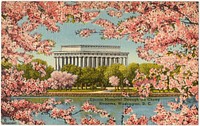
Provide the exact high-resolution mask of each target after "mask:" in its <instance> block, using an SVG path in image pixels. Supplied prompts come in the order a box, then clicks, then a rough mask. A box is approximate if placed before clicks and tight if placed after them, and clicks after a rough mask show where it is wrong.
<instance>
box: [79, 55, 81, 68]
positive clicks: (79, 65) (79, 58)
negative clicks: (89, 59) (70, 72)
mask: <svg viewBox="0 0 200 126" xmlns="http://www.w3.org/2000/svg"><path fill="white" fill-rule="evenodd" d="M78 66H79V67H81V57H78Z"/></svg>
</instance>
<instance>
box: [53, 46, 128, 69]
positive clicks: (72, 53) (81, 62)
mask: <svg viewBox="0 0 200 126" xmlns="http://www.w3.org/2000/svg"><path fill="white" fill-rule="evenodd" d="M128 54H129V53H128V52H120V46H107V45H106V46H104V45H102V46H101V45H66V46H61V51H54V58H55V69H56V70H60V69H61V68H62V67H63V66H64V65H66V64H73V65H76V66H79V67H87V66H90V67H98V66H109V65H111V64H113V63H120V64H124V65H127V64H128Z"/></svg>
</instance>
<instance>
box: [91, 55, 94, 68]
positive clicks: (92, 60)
mask: <svg viewBox="0 0 200 126" xmlns="http://www.w3.org/2000/svg"><path fill="white" fill-rule="evenodd" d="M91 60H92V61H91V62H92V67H94V57H92V59H91Z"/></svg>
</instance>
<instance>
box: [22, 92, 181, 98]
mask: <svg viewBox="0 0 200 126" xmlns="http://www.w3.org/2000/svg"><path fill="white" fill-rule="evenodd" d="M128 95H129V96H130V97H140V96H139V94H138V93H128ZM180 95H181V94H180V93H151V94H150V95H149V97H176V96H180ZM57 96H59V97H119V96H122V93H121V92H112V93H110V92H103V93H95V92H48V93H45V94H41V95H37V96H34V97H57ZM23 97H30V96H23ZM31 97H32V96H31ZM122 97H123V96H122Z"/></svg>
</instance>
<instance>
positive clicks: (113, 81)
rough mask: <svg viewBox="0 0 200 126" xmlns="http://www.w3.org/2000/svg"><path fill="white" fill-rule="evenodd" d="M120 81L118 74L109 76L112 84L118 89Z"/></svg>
mask: <svg viewBox="0 0 200 126" xmlns="http://www.w3.org/2000/svg"><path fill="white" fill-rule="evenodd" d="M119 81H120V80H119V78H118V77H117V76H111V77H109V83H111V85H112V86H114V87H115V90H116V87H117V86H118V85H119Z"/></svg>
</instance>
